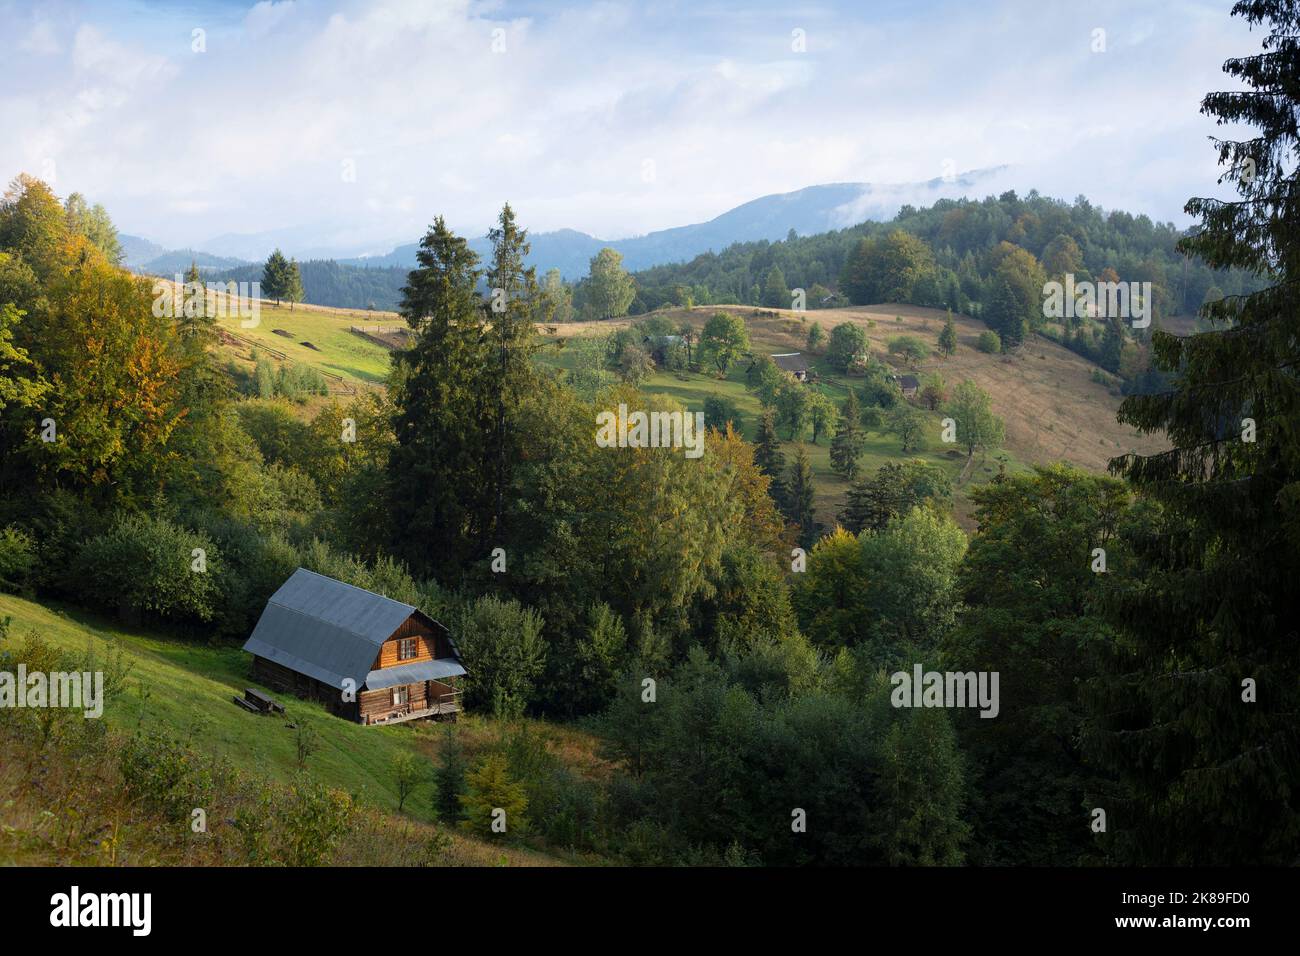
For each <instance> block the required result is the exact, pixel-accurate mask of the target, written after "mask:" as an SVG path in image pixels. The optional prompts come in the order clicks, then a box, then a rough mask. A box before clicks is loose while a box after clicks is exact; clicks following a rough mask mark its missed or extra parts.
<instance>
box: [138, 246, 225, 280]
mask: <svg viewBox="0 0 1300 956" xmlns="http://www.w3.org/2000/svg"><path fill="white" fill-rule="evenodd" d="M190 263H194V264H195V265H197V266H198V268H199V272H202V273H207V272H217V271H220V270H225V269H236V268H238V267H239V266H244V265H248V260H247V259H235V258H231V257H229V256H214V255H212V253H210V252H201V251H199V250H197V249H169V250H167V251H165V252H163V254H162V255H159V256H155V257H154V258H152V259H150V260H149V261H147V262H142V263H140V264H139V265H138V266H132V269H133V270H134V271H136V272H146V273H149V274H150V275H170V274H172V273H177V272H180V273H184V272H185V270H187V269H188V268H189V267H190Z"/></svg>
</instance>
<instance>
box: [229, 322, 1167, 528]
mask: <svg viewBox="0 0 1300 956" xmlns="http://www.w3.org/2000/svg"><path fill="white" fill-rule="evenodd" d="M720 309H724V310H727V311H731V312H735V313H737V314H739V315H741V316H743V317H744V318H745V321H746V325H747V327H748V329H749V334H750V338H751V343H752V346H753V349H754V351H755V352H760V353H762V352H766V353H773V352H790V351H804V347H805V343H806V340H807V335H808V328H809V326H810V325H811V324H812V323H813V322H817V323H819V324H820V325H821V326H822V328H823V330H824V331H825V332H827V333H829V332H830V330H831V328H833V327H834V326H835V325H837V324H839V323H841V322H852V323H854V324H857V325H860V326H862V328H863V329H864V331H865V332H866V335H867V338H868V339H869V341H870V344H871V349H872V351H873V352H875V353H876V354H879V355H886V349H887V346H888V342H889V340H890V339H891V338H893V337H895V336H898V335H904V334H906V335H913V336H916V337H918V338H920V339H921V340H922V341H924V342H926V343H927V344H929V345H930V346H931V348H935V346H936V343H937V339H938V335H939V332H940V330H941V329H942V328H943V323H944V320H945V318H946V313H944V312H942V311H940V310H937V309H926V308H920V307H917V306H909V305H890V304H885V305H875V306H860V307H851V308H843V309H824V310H817V311H812V312H804V313H799V312H792V311H781V310H770V309H755V308H753V307H750V306H699V307H697V308H694V309H691V310H687V309H670V310H665V311H662V312H660V313H657V314H659V315H664V316H666V317H668V318H670V319H672V320H674V321H677V322H683V321H685V322H690V323H691V324H692V325H693V326H695V327H696V328H697V329H701V328H703V326H704V323H705V322H706V321H707V320H708V318H709V316H710V315H712V314H713V313H714V312H715V311H718V310H720ZM633 321H635V319H634V318H633V317H628V318H623V319H615V320H609V321H604V322H588V323H569V324H566V325H559V326H549V327H547V328H546V329H545V332H546V335H545V341H547V342H548V343H549V346H550V347H549V348H546V349H545V350H544V351H543V353H542V360H543V361H545V362H547V363H548V364H552V365H555V366H558V367H561V368H563V367H566V366H568V364H569V356H568V354H567V353H566V351H565V347H564V343H565V342H566V341H567V340H569V339H571V338H573V337H575V336H586V335H598V334H604V333H607V332H610V331H612V330H614V329H617V328H620V327H623V326H626V325H628V324H630V323H631V322H633ZM954 321H955V324H956V328H957V338H958V350H957V353H956V354H955V355H953V356H951V357H948V358H944V357H942V356H940V355H939V354H938V352H937V349H936V350H935V354H934V355H933V356H932V357H931V358H930V359H928V360H926V361H924V362H922V363H920V365H919V366H917V367H916V368H914V369H912V368H904V367H902V366H901V365H900V366H899V371H900V372H901V371H910V372H913V373H914V374H916V375H918V377H923V376H924V375H926V374H927V373H929V372H938V373H939V374H940V375H942V376H943V378H944V380H945V381H946V382H947V383H948V385H949V386H952V385H955V384H957V383H959V382H961V381H962V380H964V379H967V378H969V379H971V380H973V381H974V382H976V384H978V385H979V386H980V387H981V388H983V389H984V390H985V391H986V392H988V393H989V395H990V397H991V400H992V406H993V410H994V412H995V413H996V414H997V415H999V416H1000V417H1001V418H1002V419H1003V420H1004V421H1005V422H1006V441H1005V443H1004V445H1003V448H1002V450H1001V453H1000V456H999V457H1000V458H1001V459H1002V460H1001V462H999V461H998V460H995V459H994V457H993V456H989V457H987V458H985V457H982V456H977V461H976V463H975V466H974V467H973V468H972V469H971V470H970V471H969V473H968V474H967V475H966V479H965V481H964V482H963V483H962V485H961V486H960V487H959V488H958V494H957V502H956V510H957V515H958V518H959V519H961V520H962V521H963V523H968V519H969V507H970V505H969V490H970V488H971V487H972V486H975V485H978V484H980V483H982V482H984V481H987V480H989V479H990V478H992V477H993V476H995V475H996V474H997V471H998V467H999V464H1001V465H1002V466H1003V467H1005V468H1006V469H1007V470H1008V471H1010V472H1015V471H1019V470H1024V469H1026V468H1028V467H1029V466H1030V465H1031V464H1040V463H1047V462H1052V461H1066V462H1070V463H1071V464H1074V465H1078V466H1079V467H1082V468H1086V469H1089V470H1091V471H1103V470H1104V469H1105V468H1106V464H1107V462H1108V461H1109V460H1110V459H1111V458H1112V457H1114V456H1116V455H1118V454H1122V453H1124V452H1127V451H1129V450H1139V451H1143V452H1151V451H1154V450H1156V448H1157V447H1158V445H1157V443H1156V442H1154V441H1152V440H1151V439H1149V438H1143V437H1142V436H1139V435H1137V434H1136V432H1134V431H1133V430H1132V429H1130V428H1128V427H1126V426H1122V425H1120V424H1119V423H1118V422H1117V421H1116V420H1115V412H1116V410H1117V409H1118V408H1119V401H1120V399H1119V396H1118V395H1117V394H1115V392H1114V391H1113V390H1112V389H1111V388H1110V387H1108V386H1107V385H1105V384H1102V383H1101V382H1099V381H1097V380H1096V378H1095V376H1094V372H1095V371H1096V366H1095V365H1093V364H1092V363H1091V362H1089V361H1087V360H1086V359H1084V358H1083V357H1081V356H1079V355H1077V354H1075V353H1074V352H1071V351H1069V350H1068V349H1066V348H1064V347H1062V346H1060V345H1057V344H1056V343H1055V342H1052V341H1050V340H1048V339H1045V338H1042V337H1040V336H1033V337H1031V338H1030V339H1029V340H1028V341H1027V342H1026V344H1025V346H1024V347H1023V348H1022V349H1021V350H1020V352H1019V353H1018V354H1017V355H1014V356H1007V355H988V354H985V353H983V352H980V351H978V350H977V349H976V348H975V342H976V339H977V338H978V336H979V333H980V332H982V331H984V330H985V326H984V324H983V323H982V322H980V321H978V320H976V319H972V318H970V317H968V316H960V315H959V316H954ZM401 324H402V320H401V319H400V317H399V316H397V315H396V314H395V313H391V312H369V311H358V310H347V309H331V308H326V307H322V306H309V305H301V304H300V305H297V306H295V307H294V308H293V309H290V308H288V306H276V305H275V304H274V303H270V302H264V303H263V304H262V312H261V319H260V322H259V324H258V325H257V327H255V328H252V329H243V328H240V324H239V320H238V319H237V318H230V319H222V320H220V322H219V325H220V326H221V327H222V328H223V329H226V330H227V331H229V332H231V333H233V334H235V335H238V336H240V337H241V338H242V339H245V340H249V341H252V342H254V343H257V344H260V345H263V346H265V347H269V348H271V349H275V350H277V351H279V352H282V353H284V355H285V356H287V358H288V360H289V361H292V362H301V363H303V364H306V365H309V366H311V367H313V368H316V369H318V370H320V371H322V372H327V373H333V374H336V375H339V376H341V377H342V378H343V379H344V380H345V381H346V382H347V383H349V384H351V385H353V386H355V387H378V386H381V384H382V382H383V380H384V377H385V375H386V374H387V370H388V366H389V355H390V353H389V351H388V350H387V349H386V348H384V346H383V345H381V344H380V343H379V342H376V341H374V340H372V339H367V338H365V337H363V336H361V335H358V334H356V333H354V332H352V331H350V327H351V326H353V325H357V326H381V327H384V328H392V327H397V326H400V325H401ZM277 330H278V331H277ZM281 333H285V334H281ZM304 343H310V345H311V346H314V347H315V348H312V347H309V346H308V345H307V344H304ZM225 346H226V347H225V351H226V353H227V355H228V356H229V357H230V358H232V359H233V360H235V361H236V363H237V364H242V365H245V366H251V361H250V358H251V352H250V350H249V348H248V347H247V346H246V345H244V344H243V343H242V342H231V341H227V342H226V343H225ZM811 359H812V365H813V367H814V368H815V369H816V370H817V372H818V374H819V381H818V382H817V383H816V384H814V385H813V386H812V387H814V388H816V389H818V390H819V391H821V392H823V393H824V394H825V395H826V396H827V397H829V398H831V399H832V400H833V401H835V403H836V404H837V405H838V404H840V403H842V402H843V401H844V399H845V397H846V395H847V389H848V387H849V385H850V383H853V382H854V381H855V380H853V379H848V378H845V377H844V376H842V375H838V374H836V373H835V372H834V371H833V370H832V369H831V368H830V367H829V365H828V364H827V363H826V362H825V360H824V358H823V357H822V356H820V355H814V356H811ZM644 387H645V389H646V390H647V391H650V392H656V393H662V394H665V395H671V396H673V397H674V398H676V399H678V400H679V401H681V402H683V403H684V404H685V405H687V406H688V407H689V408H691V409H693V410H699V409H701V408H702V407H703V403H704V400H705V398H707V397H708V396H709V395H711V394H717V395H721V396H723V397H726V398H729V399H731V400H732V401H733V402H735V403H736V405H737V406H738V407H739V408H740V410H741V412H742V414H743V415H744V418H745V422H744V427H743V429H742V430H743V431H744V433H745V436H746V437H747V438H750V439H752V438H753V437H754V434H755V431H756V428H757V420H758V417H759V415H760V408H759V404H758V401H757V399H755V398H754V396H753V395H752V394H751V393H750V392H748V391H747V390H746V388H745V378H744V368H743V367H737V368H733V369H732V370H731V372H730V373H729V374H728V376H727V377H726V378H725V379H722V380H719V379H717V378H715V377H714V376H713V375H711V374H709V373H690V372H659V373H658V374H656V375H653V376H651V377H650V378H649V379H648V380H647V382H646V383H645V386H644ZM331 389H332V390H333V391H336V392H337V391H338V390H339V389H338V385H337V383H335V382H331ZM929 414H930V417H931V418H933V423H932V424H933V427H932V428H931V429H930V431H929V434H930V435H932V436H933V435H937V434H938V432H939V429H940V425H939V421H940V419H941V418H942V417H943V416H942V415H941V414H940V413H938V412H934V413H929ZM807 447H808V454H809V458H810V460H811V462H812V467H813V474H814V477H815V479H816V486H817V515H818V519H819V520H820V521H821V522H822V523H823V524H826V525H828V526H829V525H833V523H834V521H835V516H836V514H838V513H839V511H840V510H841V509H842V508H843V505H844V495H845V493H846V492H847V490H848V483H847V482H845V481H844V480H843V479H842V478H840V477H839V476H838V475H836V474H835V473H834V472H833V471H832V470H831V467H830V436H825V437H823V438H821V439H820V440H819V443H818V444H816V445H813V444H811V443H809V444H808V446H807ZM789 453H790V454H791V455H792V454H793V449H792V448H791V449H789ZM901 457H903V455H902V452H901V449H900V446H899V442H898V440H897V439H895V438H894V437H892V436H890V435H886V434H883V433H872V434H871V435H869V436H868V443H867V450H866V454H865V455H864V456H863V459H862V463H863V466H864V468H865V469H866V470H874V469H876V468H878V467H880V465H882V464H884V463H885V462H887V461H891V460H897V459H899V458H901ZM915 457H919V458H922V459H924V460H926V461H929V462H932V463H934V464H937V465H939V466H941V467H943V468H944V469H945V470H946V471H948V472H949V474H950V475H951V476H952V477H953V479H954V481H955V480H956V479H957V478H958V476H959V475H960V474H962V472H963V469H964V467H965V465H966V460H965V457H964V455H963V454H962V453H961V452H960V451H958V450H956V449H953V448H951V447H947V446H944V445H941V444H940V443H939V442H938V441H937V440H933V439H931V440H930V441H929V443H928V447H927V448H925V449H924V450H922V451H921V452H920V453H918V454H917V455H916V456H915Z"/></svg>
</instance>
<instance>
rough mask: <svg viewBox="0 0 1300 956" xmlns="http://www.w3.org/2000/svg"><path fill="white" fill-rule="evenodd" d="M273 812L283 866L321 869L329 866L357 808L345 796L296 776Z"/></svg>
mask: <svg viewBox="0 0 1300 956" xmlns="http://www.w3.org/2000/svg"><path fill="white" fill-rule="evenodd" d="M276 809H277V812H276V818H277V822H278V823H279V825H280V827H281V828H282V830H283V841H284V849H283V853H284V857H285V859H284V863H285V864H286V865H288V866H321V865H323V864H325V863H327V862H329V859H330V854H331V853H332V852H333V850H334V846H335V844H337V843H338V841H339V839H340V838H341V837H342V836H343V835H344V834H345V833H346V832H347V830H348V826H349V824H350V823H351V822H352V817H353V814H354V813H355V811H356V806H355V804H353V802H352V798H351V797H349V796H348V795H347V794H345V793H340V792H338V791H336V790H330V789H329V788H328V787H325V786H324V785H322V784H319V783H316V782H315V781H313V780H311V779H310V778H309V777H307V776H306V775H305V774H299V775H298V779H297V780H295V781H294V783H293V786H292V787H291V788H290V790H289V794H288V797H287V798H285V799H284V800H283V801H281V802H280V804H279V806H278V807H277V808H276Z"/></svg>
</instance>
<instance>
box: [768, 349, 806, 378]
mask: <svg viewBox="0 0 1300 956" xmlns="http://www.w3.org/2000/svg"><path fill="white" fill-rule="evenodd" d="M772 361H773V362H775V363H776V367H777V368H779V369H780V370H781V371H783V372H789V373H790V374H791V375H793V376H794V377H795V378H797V379H798V380H799V381H801V382H806V381H808V360H807V359H806V358H804V357H803V356H802V355H800V354H799V353H798V352H783V353H782V354H780V355H773V356H772Z"/></svg>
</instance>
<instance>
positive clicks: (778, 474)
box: [754, 408, 785, 508]
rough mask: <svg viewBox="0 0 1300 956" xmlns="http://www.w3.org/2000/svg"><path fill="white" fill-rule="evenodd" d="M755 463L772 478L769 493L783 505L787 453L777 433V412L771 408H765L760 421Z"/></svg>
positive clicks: (777, 503)
mask: <svg viewBox="0 0 1300 956" xmlns="http://www.w3.org/2000/svg"><path fill="white" fill-rule="evenodd" d="M754 464H755V465H757V466H758V470H759V471H761V472H762V473H763V474H765V475H767V477H768V478H770V479H771V482H772V483H771V484H770V485H768V494H769V495H771V497H772V500H773V501H775V502H776V505H777V507H778V508H780V507H782V506H783V503H784V501H785V455H783V454H782V453H781V439H780V438H779V437H778V436H777V434H776V413H775V412H774V411H773V410H772V409H770V408H767V409H764V410H763V417H762V418H760V419H759V421H758V437H757V443H756V447H755V448H754Z"/></svg>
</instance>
